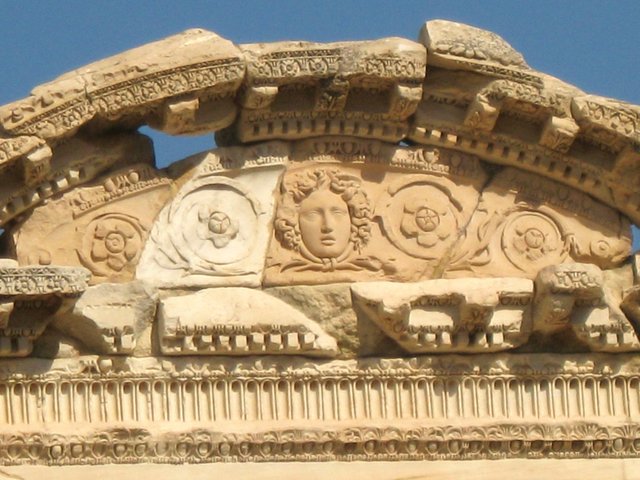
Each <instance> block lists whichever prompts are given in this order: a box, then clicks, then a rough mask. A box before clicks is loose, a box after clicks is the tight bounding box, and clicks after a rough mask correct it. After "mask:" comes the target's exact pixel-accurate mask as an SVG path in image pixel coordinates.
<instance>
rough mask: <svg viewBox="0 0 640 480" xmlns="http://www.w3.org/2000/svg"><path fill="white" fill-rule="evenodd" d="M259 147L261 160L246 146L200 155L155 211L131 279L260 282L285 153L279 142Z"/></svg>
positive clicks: (167, 283) (173, 282)
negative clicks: (175, 190)
mask: <svg viewBox="0 0 640 480" xmlns="http://www.w3.org/2000/svg"><path fill="white" fill-rule="evenodd" d="M265 152H266V153H269V155H268V156H267V157H266V158H264V157H263V156H261V155H256V157H253V155H252V153H253V154H255V153H256V152H253V151H252V150H251V149H250V150H249V151H248V152H245V151H243V150H242V149H229V150H222V151H219V152H217V153H216V154H211V155H209V156H207V157H205V158H204V159H203V160H202V163H201V164H200V165H199V166H198V173H196V175H195V176H194V177H193V178H192V179H191V180H190V181H189V182H187V183H186V184H185V185H183V186H182V188H181V189H180V191H179V192H178V194H177V196H176V197H175V198H174V199H173V201H172V202H171V203H170V204H169V205H167V206H166V207H165V208H164V210H163V211H162V212H161V214H160V216H159V218H158V221H157V222H156V224H155V226H154V228H153V231H152V232H151V235H150V240H149V242H148V243H147V245H146V246H145V250H144V252H143V254H142V258H141V261H140V265H139V267H138V271H137V277H138V278H141V279H144V280H146V281H148V282H151V283H154V284H157V285H161V286H176V285H183V286H194V285H195V286H214V285H250V286H257V285H259V284H260V280H261V274H262V270H263V268H264V256H265V252H266V247H267V242H268V239H269V234H270V224H271V219H272V215H273V206H274V191H275V189H276V185H277V182H278V180H279V178H280V175H281V173H282V163H283V162H284V161H285V158H286V157H284V156H283V155H282V153H281V152H279V151H278V145H277V144H275V145H273V150H272V151H271V152H269V149H268V148H267V149H265ZM242 166H245V167H247V168H245V169H240V167H242ZM234 167H235V168H237V169H238V170H237V171H234V170H235V169H234Z"/></svg>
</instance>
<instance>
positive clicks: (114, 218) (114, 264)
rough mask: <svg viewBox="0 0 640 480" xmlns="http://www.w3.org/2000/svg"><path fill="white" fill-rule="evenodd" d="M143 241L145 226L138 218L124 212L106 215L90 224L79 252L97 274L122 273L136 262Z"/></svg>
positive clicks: (88, 266)
mask: <svg viewBox="0 0 640 480" xmlns="http://www.w3.org/2000/svg"><path fill="white" fill-rule="evenodd" d="M143 241H144V228H143V227H142V226H141V225H140V224H139V222H138V221H137V220H136V219H134V218H133V217H130V216H128V215H124V214H115V213H113V214H106V215H102V216H99V217H97V218H95V219H94V220H93V221H92V222H91V223H89V225H88V226H87V230H86V232H85V235H84V240H83V249H82V251H79V252H78V255H79V257H80V259H81V261H82V263H83V265H85V266H86V267H87V268H89V269H90V270H91V271H92V272H93V273H94V274H95V275H98V276H107V277H108V276H112V275H118V274H120V273H123V272H125V271H128V270H129V268H128V267H133V266H134V265H135V263H136V262H137V259H138V257H139V255H140V251H141V249H142V245H143Z"/></svg>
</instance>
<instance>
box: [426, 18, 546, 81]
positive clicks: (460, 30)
mask: <svg viewBox="0 0 640 480" xmlns="http://www.w3.org/2000/svg"><path fill="white" fill-rule="evenodd" d="M420 42H421V43H422V44H423V45H425V46H426V47H427V52H428V55H429V64H430V65H434V66H437V67H446V68H450V69H456V70H471V71H478V72H480V73H483V74H487V75H493V76H497V77H514V78H517V79H522V80H529V81H530V80H531V78H532V77H534V75H533V74H534V72H533V71H532V70H531V69H530V68H529V66H528V65H527V64H526V63H525V61H524V58H523V56H522V55H521V54H520V53H518V52H517V51H516V50H514V49H513V47H512V46H511V45H509V44H508V43H507V42H506V41H505V40H503V39H502V38H501V37H500V36H499V35H496V34H495V33H493V32H489V31H487V30H482V29H480V28H476V27H472V26H470V25H465V24H462V23H456V22H450V21H447V20H431V21H429V22H426V23H425V24H424V25H423V27H422V29H421V30H420ZM534 78H535V77H534Z"/></svg>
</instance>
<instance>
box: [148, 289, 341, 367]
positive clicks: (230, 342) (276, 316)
mask: <svg viewBox="0 0 640 480" xmlns="http://www.w3.org/2000/svg"><path fill="white" fill-rule="evenodd" d="M158 333H159V336H160V348H161V350H162V352H163V353H164V354H167V355H216V354H217V355H265V354H266V355H269V354H289V355H310V356H320V357H331V356H334V355H335V354H336V353H337V345H336V341H335V340H334V339H333V338H332V337H330V336H329V335H327V334H326V333H325V332H324V331H323V330H322V328H320V326H319V325H318V324H316V323H315V322H313V321H312V320H309V319H308V318H307V317H305V316H304V315H303V314H302V313H300V312H299V311H298V310H295V309H294V308H292V307H290V306H289V305H287V304H286V303H284V302H282V301H281V300H278V299H276V298H274V297H271V296H269V295H267V294H265V293H262V292H260V291H257V290H252V289H248V288H220V289H206V290H201V291H199V292H198V293H195V294H191V295H184V296H180V297H169V298H166V299H163V300H161V301H160V306H159V310H158Z"/></svg>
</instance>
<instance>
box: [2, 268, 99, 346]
mask: <svg viewBox="0 0 640 480" xmlns="http://www.w3.org/2000/svg"><path fill="white" fill-rule="evenodd" d="M88 280H89V272H88V271H87V270H86V269H84V268H72V267H63V266H60V267H58V266H50V267H18V265H17V262H15V261H13V260H9V259H3V260H2V261H1V262H0V357H26V356H27V355H29V354H30V353H31V351H32V349H33V342H34V341H35V340H36V339H37V338H38V337H40V335H42V333H43V332H44V330H45V328H46V327H47V325H48V324H49V322H50V321H51V318H52V316H53V314H54V313H55V312H56V311H57V310H58V308H59V307H60V305H61V302H62V300H63V299H64V298H68V297H75V296H77V295H79V294H80V293H81V292H82V291H83V290H85V289H86V288H87V282H88Z"/></svg>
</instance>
